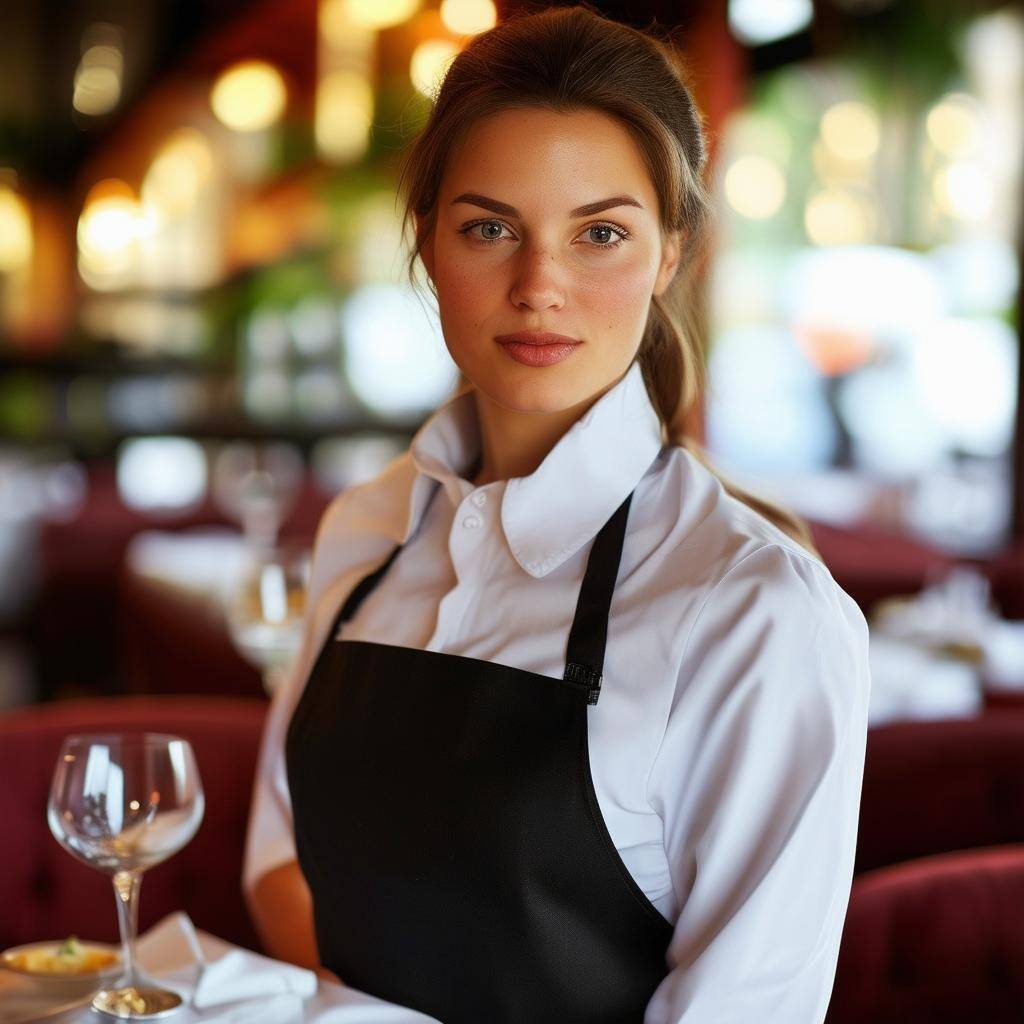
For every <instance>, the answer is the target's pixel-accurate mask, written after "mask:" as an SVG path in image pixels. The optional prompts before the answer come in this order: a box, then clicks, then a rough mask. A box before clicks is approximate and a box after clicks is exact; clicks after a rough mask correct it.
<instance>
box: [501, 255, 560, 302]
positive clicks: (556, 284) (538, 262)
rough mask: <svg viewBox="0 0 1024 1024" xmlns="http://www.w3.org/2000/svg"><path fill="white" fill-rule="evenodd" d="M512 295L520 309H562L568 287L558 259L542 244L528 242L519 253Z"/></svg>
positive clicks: (511, 298) (510, 295)
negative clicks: (564, 282) (563, 278)
mask: <svg viewBox="0 0 1024 1024" xmlns="http://www.w3.org/2000/svg"><path fill="white" fill-rule="evenodd" d="M509 299H510V300H511V302H512V304H513V305H514V306H516V307H517V308H519V309H534V310H540V309H560V308H561V307H562V305H563V304H564V303H565V289H564V287H563V285H562V282H561V280H560V271H559V267H558V260H557V259H556V258H555V256H554V255H553V254H552V253H551V252H550V251H549V250H547V249H544V248H543V247H541V246H531V245H524V246H523V247H522V248H521V249H520V250H519V253H518V254H517V256H516V266H515V278H514V280H513V282H512V288H511V290H510V292H509Z"/></svg>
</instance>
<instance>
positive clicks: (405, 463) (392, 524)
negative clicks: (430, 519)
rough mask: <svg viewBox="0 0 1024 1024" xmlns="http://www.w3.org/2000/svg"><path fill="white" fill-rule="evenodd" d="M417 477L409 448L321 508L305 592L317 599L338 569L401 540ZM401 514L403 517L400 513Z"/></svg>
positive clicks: (369, 559)
mask: <svg viewBox="0 0 1024 1024" xmlns="http://www.w3.org/2000/svg"><path fill="white" fill-rule="evenodd" d="M415 477H416V469H415V466H414V465H413V462H412V455H411V453H410V452H409V450H408V449H406V451H404V452H402V454H400V455H398V456H396V457H395V458H394V459H392V460H391V462H389V463H388V464H387V465H386V466H385V467H384V469H383V470H381V472H380V473H378V474H377V475H376V476H375V477H373V478H372V479H370V480H365V481H363V482H361V483H358V484H353V485H352V486H350V487H346V488H345V490H343V491H341V492H340V493H339V494H337V495H336V496H335V498H334V499H333V500H332V501H331V503H330V504H329V505H328V506H327V508H326V509H325V510H324V512H323V514H322V515H321V517H320V522H319V524H318V526H317V531H316V539H315V541H314V544H313V564H312V571H311V575H310V582H309V597H310V600H311V601H314V602H315V601H316V600H317V599H318V598H319V596H320V595H322V594H323V592H324V591H325V590H326V589H328V588H329V587H330V586H331V585H332V583H334V582H335V581H336V580H337V579H338V577H339V576H340V575H343V574H345V573H346V572H348V571H350V570H355V569H361V568H364V567H365V566H366V565H367V564H369V563H373V562H375V561H377V560H378V559H379V558H380V557H381V556H382V554H383V553H386V552H387V551H389V550H390V549H391V548H392V547H393V546H394V545H395V544H397V543H398V542H399V541H400V540H401V533H400V530H401V528H402V526H404V514H405V512H406V511H407V509H408V498H409V492H410V489H411V488H412V486H413V482H414V480H415ZM397 517H403V518H402V522H401V523H400V522H399V518H397Z"/></svg>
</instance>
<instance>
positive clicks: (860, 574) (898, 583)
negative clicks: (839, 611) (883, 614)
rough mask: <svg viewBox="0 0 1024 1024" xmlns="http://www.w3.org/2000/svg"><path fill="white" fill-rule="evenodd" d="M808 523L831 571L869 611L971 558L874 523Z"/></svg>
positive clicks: (862, 607)
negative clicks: (940, 548)
mask: <svg viewBox="0 0 1024 1024" xmlns="http://www.w3.org/2000/svg"><path fill="white" fill-rule="evenodd" d="M808 525H809V526H810V528H811V533H812V535H813V537H814V543H815V544H816V545H817V548H818V550H819V551H820V552H821V557H822V559H823V560H824V562H825V564H826V565H827V566H828V569H829V572H831V573H832V575H833V576H834V577H835V580H836V582H837V583H838V584H839V585H840V586H841V587H842V588H843V590H845V591H846V592H847V593H848V594H849V595H850V597H852V598H853V599H854V600H855V601H856V602H857V604H858V605H860V607H861V610H862V611H863V612H864V613H865V614H867V613H868V612H869V611H870V610H871V608H872V606H873V605H874V604H875V603H876V602H878V601H881V600H882V599H883V598H886V597H896V596H899V595H902V594H914V593H916V592H917V591H919V590H920V589H921V588H922V587H923V586H924V585H925V583H926V582H928V580H929V578H930V577H931V576H932V575H941V574H943V573H944V572H946V571H947V570H948V569H949V568H950V567H951V566H952V565H953V564H955V562H957V561H967V560H966V559H957V558H954V556H952V555H950V554H948V553H946V552H944V551H940V550H939V549H937V548H935V547H932V546H931V545H930V544H927V543H925V542H924V541H921V540H917V539H915V538H914V537H911V536H909V535H906V534H902V533H897V532H895V531H893V530H891V529H886V528H885V527H882V526H878V525H875V524H871V523H862V524H859V525H857V526H850V527H841V526H833V525H831V524H829V523H822V522H817V521H815V520H810V521H809V523H808Z"/></svg>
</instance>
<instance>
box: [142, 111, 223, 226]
mask: <svg viewBox="0 0 1024 1024" xmlns="http://www.w3.org/2000/svg"><path fill="white" fill-rule="evenodd" d="M212 176H213V153H212V151H211V149H210V144H209V142H207V140H206V136H204V135H203V133H202V132H200V131H197V130H196V129H195V128H180V129H178V131H176V132H175V133H174V134H173V135H172V136H171V137H170V138H169V139H168V140H167V142H166V143H165V144H164V146H163V147H162V148H161V149H160V152H159V153H158V154H157V156H156V159H155V160H154V161H153V162H152V164H150V166H149V170H148V171H147V172H146V177H145V178H144V179H143V182H142V198H143V200H144V201H145V202H146V203H148V204H150V205H152V206H155V207H156V208H158V209H159V210H160V211H161V212H164V213H169V214H178V213H185V212H187V211H188V210H190V209H192V207H193V206H194V205H195V202H196V200H197V199H198V197H199V194H200V192H201V191H202V189H203V187H204V186H205V185H206V184H207V183H208V182H209V181H210V179H211V178H212Z"/></svg>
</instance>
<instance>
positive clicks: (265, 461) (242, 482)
mask: <svg viewBox="0 0 1024 1024" xmlns="http://www.w3.org/2000/svg"><path fill="white" fill-rule="evenodd" d="M304 469H305V463H304V462H303V459H302V455H301V454H300V453H299V452H298V451H297V450H296V449H295V448H294V447H292V446H291V445H289V444H285V443H283V442H268V443H264V444H251V443H249V442H247V441H234V442H232V443H231V444H227V445H225V446H224V447H223V448H221V450H220V451H219V452H218V453H217V456H216V458H215V459H214V462H213V497H214V501H215V502H216V503H217V504H218V506H219V507H220V509H221V511H223V512H224V514H225V515H227V516H228V517H229V518H231V519H233V520H234V521H235V522H237V523H238V524H239V525H240V526H241V527H242V532H243V534H244V535H245V538H246V540H247V541H248V542H249V543H250V544H251V545H252V546H253V547H254V548H256V549H258V550H269V549H271V548H273V546H274V544H275V543H276V541H277V535H278V531H279V530H280V528H281V524H282V523H283V522H284V520H285V518H286V516H287V515H288V513H289V511H290V510H291V508H292V505H293V504H294V503H295V498H296V495H297V493H298V490H299V487H300V485H301V483H302V475H303V472H304Z"/></svg>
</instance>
